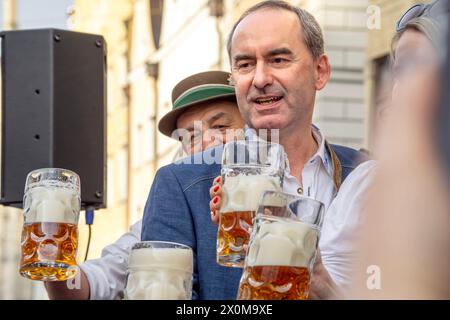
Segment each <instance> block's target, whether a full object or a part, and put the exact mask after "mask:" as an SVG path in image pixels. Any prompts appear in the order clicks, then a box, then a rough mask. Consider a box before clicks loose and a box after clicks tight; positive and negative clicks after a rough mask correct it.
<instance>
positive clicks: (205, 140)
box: [202, 130, 223, 150]
mask: <svg viewBox="0 0 450 320" xmlns="http://www.w3.org/2000/svg"><path fill="white" fill-rule="evenodd" d="M211 131H212V132H211ZM222 140H223V139H222V134H221V133H220V131H217V130H208V131H207V132H206V133H205V134H203V137H202V150H206V149H209V148H212V147H215V146H218V145H220V144H222Z"/></svg>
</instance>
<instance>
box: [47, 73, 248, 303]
mask: <svg viewBox="0 0 450 320" xmlns="http://www.w3.org/2000/svg"><path fill="white" fill-rule="evenodd" d="M229 76H230V74H229V73H227V72H223V71H207V72H202V73H197V74H194V75H192V76H190V77H188V78H185V79H184V80H182V81H180V82H179V83H178V84H177V85H176V86H175V87H174V88H173V90H172V111H170V112H168V113H167V114H166V115H165V116H164V117H162V119H161V120H160V121H159V125H158V129H159V131H160V132H161V133H162V134H164V135H166V136H169V137H173V138H175V139H180V138H182V139H180V140H181V143H182V147H183V150H184V152H185V153H186V154H188V155H189V154H191V153H193V152H197V151H198V152H199V151H203V150H204V149H207V148H210V147H213V146H217V145H218V144H222V143H224V142H226V139H227V134H226V133H228V134H229V133H230V132H233V131H230V130H236V132H239V131H240V130H239V129H242V128H243V127H244V124H245V123H244V121H243V119H242V117H241V115H240V113H239V109H238V107H237V102H236V95H235V92H234V87H233V86H230V85H229V83H228V78H229ZM228 137H230V136H229V135H228ZM141 228H142V220H139V221H138V222H136V223H135V224H133V225H132V226H131V227H130V231H129V232H127V233H125V234H124V235H122V236H121V237H120V238H119V239H118V240H117V241H116V242H114V243H113V244H111V245H109V246H106V247H105V248H104V249H103V250H102V257H101V258H99V259H93V260H89V261H87V262H85V263H83V264H81V265H80V266H79V267H80V270H81V272H80V273H79V274H80V278H79V279H80V280H81V284H80V286H79V288H74V289H69V286H68V283H66V282H47V283H46V284H45V286H46V289H47V292H48V295H49V298H50V299H77V300H86V299H91V300H100V299H101V300H113V299H121V298H123V291H124V289H125V280H126V270H127V266H128V256H129V253H130V250H131V247H132V246H133V245H134V244H135V243H137V242H139V241H140V240H141ZM69 281H70V280H69Z"/></svg>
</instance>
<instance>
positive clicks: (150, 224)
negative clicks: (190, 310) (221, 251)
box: [141, 165, 198, 299]
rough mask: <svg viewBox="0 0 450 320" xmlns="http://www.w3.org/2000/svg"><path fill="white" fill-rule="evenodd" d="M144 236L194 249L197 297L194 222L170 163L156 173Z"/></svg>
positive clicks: (146, 212)
mask: <svg viewBox="0 0 450 320" xmlns="http://www.w3.org/2000/svg"><path fill="white" fill-rule="evenodd" d="M172 166H173V165H172ZM194 200H195V199H194ZM141 236H142V240H144V241H146V240H153V241H155V240H157V241H171V242H177V243H181V244H184V245H187V246H189V247H191V248H192V251H193V257H194V272H193V289H192V299H198V294H197V293H198V273H197V263H196V260H197V255H196V237H195V231H194V223H193V220H192V214H191V209H190V207H189V204H188V201H187V200H186V197H185V193H184V191H183V188H182V187H181V185H180V183H179V181H178V179H177V177H176V176H175V174H174V172H173V171H172V169H171V167H170V165H169V166H166V167H163V168H161V169H160V170H159V171H158V173H157V174H156V176H155V180H154V181H153V185H152V188H151V190H150V195H149V197H148V200H147V204H146V206H145V210H144V218H143V224H142V235H141Z"/></svg>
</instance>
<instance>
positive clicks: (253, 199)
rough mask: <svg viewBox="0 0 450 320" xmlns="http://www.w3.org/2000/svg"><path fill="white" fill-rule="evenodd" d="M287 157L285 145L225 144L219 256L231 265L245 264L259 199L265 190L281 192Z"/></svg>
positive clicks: (221, 261) (266, 143)
mask: <svg viewBox="0 0 450 320" xmlns="http://www.w3.org/2000/svg"><path fill="white" fill-rule="evenodd" d="M285 166H286V156H285V153H284V149H283V147H282V146H281V145H279V144H276V143H268V142H265V141H237V142H229V143H227V144H226V145H225V146H224V150H223V155H222V170H221V174H222V181H223V189H222V190H223V192H222V205H221V208H220V210H219V225H218V232H217V246H216V258H217V263H218V264H220V265H223V266H228V267H241V268H242V267H243V266H244V259H245V250H244V245H247V244H248V241H249V238H250V233H249V228H251V227H252V225H253V218H254V217H255V213H256V209H257V207H258V202H259V200H260V199H261V196H262V194H263V192H264V191H267V190H272V191H281V190H282V185H283V176H284V170H285Z"/></svg>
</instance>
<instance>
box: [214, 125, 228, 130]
mask: <svg viewBox="0 0 450 320" xmlns="http://www.w3.org/2000/svg"><path fill="white" fill-rule="evenodd" d="M229 127H230V126H228V125H225V124H216V125H214V126H212V128H213V129H217V130H223V129H226V128H229Z"/></svg>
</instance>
